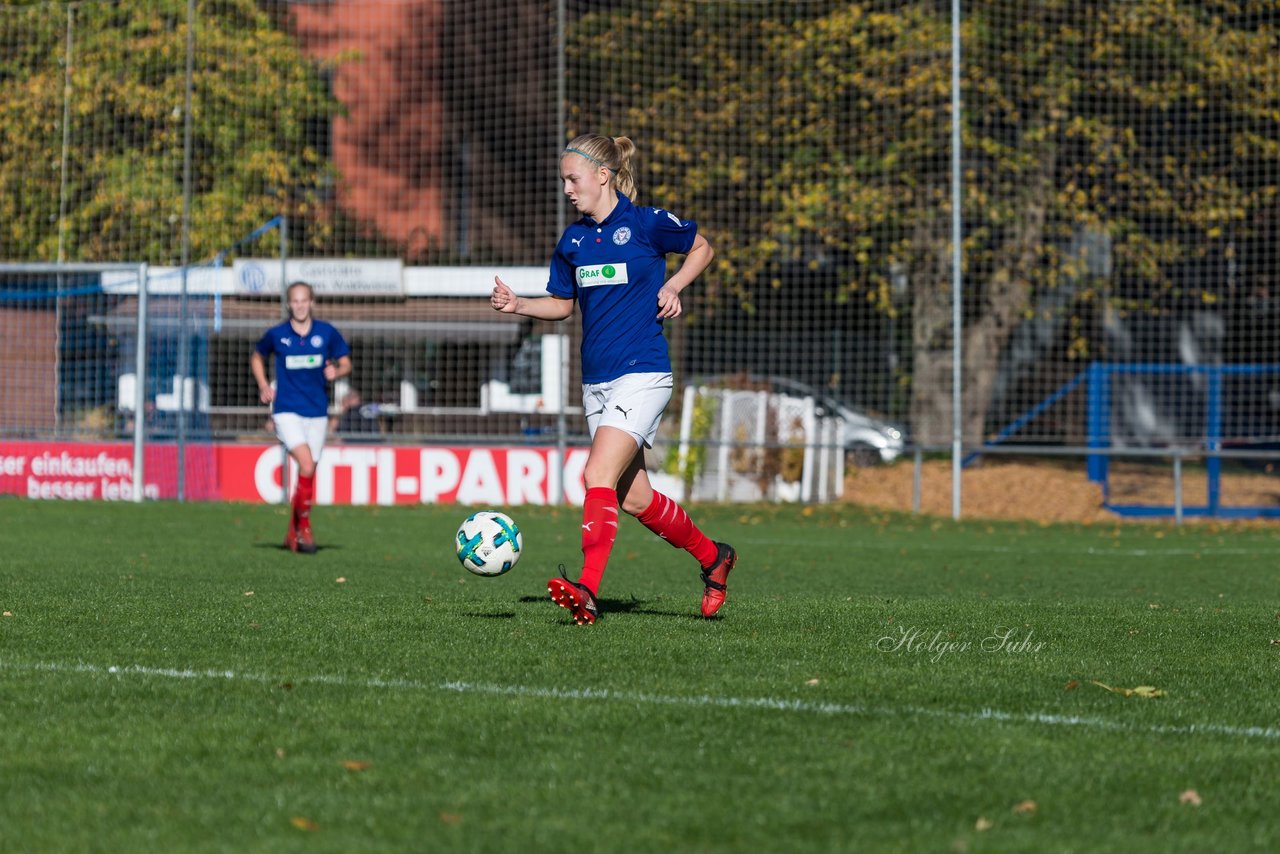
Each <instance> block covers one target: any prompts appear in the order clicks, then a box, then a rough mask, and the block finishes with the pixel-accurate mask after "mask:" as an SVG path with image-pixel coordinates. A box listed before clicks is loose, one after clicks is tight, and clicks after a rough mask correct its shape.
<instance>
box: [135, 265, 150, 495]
mask: <svg viewBox="0 0 1280 854" xmlns="http://www.w3.org/2000/svg"><path fill="white" fill-rule="evenodd" d="M147 288H148V285H147V265H146V264H145V263H144V264H140V265H138V348H137V354H136V355H135V357H134V366H133V372H134V376H135V377H137V382H136V383H134V387H133V500H134V501H139V502H140V501H142V487H143V483H144V478H145V477H146V467H145V463H144V457H145V454H144V453H143V452H144V445H145V443H146V423H145V422H146V420H147Z"/></svg>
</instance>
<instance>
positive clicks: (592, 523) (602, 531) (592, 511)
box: [578, 486, 618, 596]
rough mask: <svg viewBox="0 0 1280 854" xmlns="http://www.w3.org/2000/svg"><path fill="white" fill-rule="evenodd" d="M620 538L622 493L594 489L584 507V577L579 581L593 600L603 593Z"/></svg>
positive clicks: (604, 488)
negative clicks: (607, 569)
mask: <svg viewBox="0 0 1280 854" xmlns="http://www.w3.org/2000/svg"><path fill="white" fill-rule="evenodd" d="M617 538H618V492H617V490H615V489H609V488H608V487H606V486H593V487H591V488H590V489H588V490H587V498H586V501H584V502H583V504H582V577H581V578H579V579H578V582H579V583H580V584H585V585H587V588H588V589H590V590H591V595H592V596H594V595H595V594H596V591H598V590H599V589H600V579H601V578H603V577H604V568H605V565H606V564H607V563H608V562H609V552H611V551H613V541H614V540H616V539H617Z"/></svg>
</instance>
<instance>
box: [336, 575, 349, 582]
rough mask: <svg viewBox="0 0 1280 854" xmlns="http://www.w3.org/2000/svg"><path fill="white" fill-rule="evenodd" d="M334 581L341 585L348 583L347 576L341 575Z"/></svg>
mask: <svg viewBox="0 0 1280 854" xmlns="http://www.w3.org/2000/svg"><path fill="white" fill-rule="evenodd" d="M334 581H336V582H338V583H339V584H346V583H347V579H346V577H345V576H341V575H340V576H338V577H337V578H335V579H334Z"/></svg>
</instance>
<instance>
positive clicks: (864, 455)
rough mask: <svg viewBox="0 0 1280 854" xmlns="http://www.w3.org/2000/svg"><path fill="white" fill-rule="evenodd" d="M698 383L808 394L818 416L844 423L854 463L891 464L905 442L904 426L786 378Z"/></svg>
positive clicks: (728, 377) (751, 376)
mask: <svg viewBox="0 0 1280 854" xmlns="http://www.w3.org/2000/svg"><path fill="white" fill-rule="evenodd" d="M695 382H696V383H697V384H698V385H702V386H708V387H711V388H733V389H754V390H760V391H769V392H771V393H773V394H783V395H786V396H788V397H801V398H804V397H811V398H813V400H814V404H815V406H816V408H817V413H818V415H820V416H836V417H838V418H840V419H841V420H842V421H843V422H844V440H845V449H846V450H847V451H848V452H849V455H850V457H851V458H852V461H853V463H854V464H855V465H861V466H866V465H875V464H877V463H891V462H893V461H894V460H896V459H897V458H898V457H899V456H901V455H902V452H903V451H904V450H905V449H906V445H907V430H906V427H905V426H903V425H900V424H894V423H892V422H889V421H885V420H883V419H881V418H877V417H875V416H873V415H869V414H867V413H865V412H860V411H858V410H856V409H854V408H853V407H851V406H849V405H848V404H846V403H844V402H843V401H840V400H838V399H837V398H835V397H834V396H832V395H831V394H830V393H829V392H826V391H823V390H821V389H816V388H814V387H813V386H810V385H806V384H804V383H802V382H799V381H798V380H793V379H791V378H790V377H779V376H758V375H755V374H731V375H726V376H712V377H701V378H696V379H695Z"/></svg>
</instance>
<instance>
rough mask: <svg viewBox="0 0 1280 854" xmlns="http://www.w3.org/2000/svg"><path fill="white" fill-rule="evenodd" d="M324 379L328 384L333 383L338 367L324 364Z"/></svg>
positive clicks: (327, 363)
mask: <svg viewBox="0 0 1280 854" xmlns="http://www.w3.org/2000/svg"><path fill="white" fill-rule="evenodd" d="M324 378H325V379H326V380H328V381H329V382H333V381H334V380H336V379H337V378H338V366H337V365H335V364H334V363H333V362H325V363H324Z"/></svg>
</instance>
